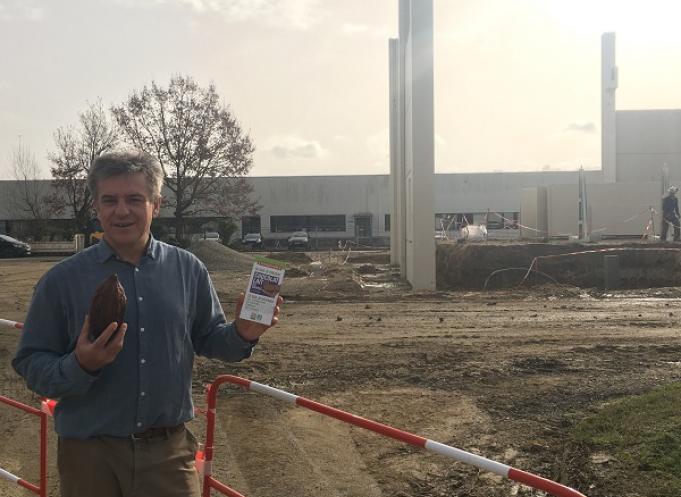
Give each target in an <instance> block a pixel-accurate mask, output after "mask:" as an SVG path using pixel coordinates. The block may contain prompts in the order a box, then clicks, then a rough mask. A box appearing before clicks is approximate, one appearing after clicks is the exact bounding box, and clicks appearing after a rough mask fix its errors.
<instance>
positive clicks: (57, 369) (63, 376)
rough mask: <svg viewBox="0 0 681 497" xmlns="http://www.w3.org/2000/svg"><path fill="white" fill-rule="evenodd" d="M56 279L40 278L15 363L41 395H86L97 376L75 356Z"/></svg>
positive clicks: (15, 367)
mask: <svg viewBox="0 0 681 497" xmlns="http://www.w3.org/2000/svg"><path fill="white" fill-rule="evenodd" d="M56 279H57V278H55V277H54V275H52V276H51V275H50V274H49V273H48V274H47V275H45V276H43V278H41V280H40V281H39V282H38V285H37V286H36V288H35V292H34V294H33V299H32V302H31V306H30V309H29V312H28V315H27V317H26V322H25V323H24V329H23V332H22V334H21V339H20V341H19V346H18V348H17V352H16V354H15V356H14V359H13V360H12V367H13V368H14V370H15V371H16V372H17V373H19V375H21V376H22V377H23V378H24V379H25V380H26V384H27V385H28V388H29V389H31V390H32V391H34V392H36V393H37V394H39V395H43V396H46V397H52V398H60V397H65V396H70V395H83V394H85V393H86V392H87V391H88V390H89V388H90V385H92V383H93V382H94V381H96V379H97V377H96V376H92V375H90V374H88V373H87V372H85V371H84V370H83V369H82V368H81V367H80V365H79V364H78V361H77V360H76V357H75V353H74V352H73V350H72V349H73V347H74V345H75V344H73V345H72V344H71V342H72V340H71V339H70V337H69V333H68V330H67V329H66V326H67V321H66V318H65V315H64V310H63V307H62V304H61V300H60V290H59V288H58V285H57V283H56V281H55V280H56ZM69 349H71V350H69Z"/></svg>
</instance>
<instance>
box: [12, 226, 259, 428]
mask: <svg viewBox="0 0 681 497" xmlns="http://www.w3.org/2000/svg"><path fill="white" fill-rule="evenodd" d="M112 273H116V274H117V275H118V279H119V280H120V281H121V284H122V285H123V288H124V289H125V293H126V295H127V297H128V306H127V310H126V313H125V321H126V323H127V324H128V331H127V332H126V335H125V341H124V344H123V349H122V350H121V352H120V353H119V354H118V356H117V357H116V359H115V360H114V362H112V363H111V364H108V365H107V366H104V368H102V369H101V370H100V371H98V372H96V373H95V374H89V373H88V372H86V371H84V370H83V369H82V368H81V367H80V365H79V364H78V361H77V360H76V357H75V354H74V348H75V346H76V342H77V340H78V336H79V334H80V331H81V328H82V326H83V321H84V319H85V315H86V314H87V313H88V312H89V308H90V303H91V301H92V297H93V296H94V293H95V289H96V288H97V286H99V284H100V283H102V281H104V280H105V279H106V278H107V277H109V276H110V275H111V274H112ZM252 349H253V344H252V343H250V342H247V341H245V340H243V339H242V338H241V337H240V336H239V335H238V334H237V333H236V330H235V327H234V323H229V324H228V323H227V322H226V320H225V315H224V313H223V312H222V308H221V306H220V302H219V300H218V297H217V294H216V292H215V289H214V288H213V284H212V282H211V280H210V277H209V276H208V271H207V270H206V267H205V266H204V265H203V263H201V261H199V260H198V259H197V258H196V257H195V256H194V255H192V254H191V253H189V252H187V251H185V250H182V249H179V248H177V247H173V246H171V245H167V244H165V243H162V242H159V241H157V240H154V239H153V238H152V239H151V240H150V242H149V245H148V247H147V250H146V252H145V254H144V256H143V257H142V259H141V260H140V262H139V265H138V266H134V265H132V264H130V263H128V262H124V261H122V260H119V259H118V258H117V257H116V254H115V253H114V251H113V250H112V249H111V247H110V246H109V245H107V243H106V242H105V241H102V242H100V243H99V244H98V245H95V246H93V247H90V248H88V249H87V250H85V251H83V252H81V253H79V254H76V255H74V256H73V257H69V258H68V259H65V260H64V261H62V262H60V263H59V264H57V265H56V266H54V267H53V268H52V269H50V270H49V271H48V272H47V273H46V274H45V275H44V276H43V277H42V278H41V279H40V281H39V282H38V285H37V286H36V288H35V292H34V295H33V300H32V302H31V306H30V308H29V311H28V316H27V317H26V322H25V326H24V330H23V333H22V335H21V340H20V343H19V348H18V350H17V353H16V356H15V357H14V360H13V361H12V365H13V367H14V369H15V370H16V371H17V372H18V373H19V374H20V375H21V376H23V377H24V378H25V379H26V382H27V384H28V387H29V388H30V389H31V390H33V391H34V392H36V393H38V394H39V395H43V396H46V397H50V398H57V399H59V403H58V404H57V408H56V410H55V413H54V418H55V428H56V430H57V433H58V434H59V435H61V436H63V437H73V438H88V437H92V436H98V435H113V436H127V435H130V434H131V433H135V432H139V431H144V430H145V429H147V428H149V427H153V426H175V425H177V424H179V423H182V422H185V421H188V420H190V419H191V418H192V417H193V403H192V391H191V386H192V381H191V380H192V366H193V363H194V354H195V353H197V354H200V355H203V356H206V357H213V358H219V359H222V360H225V361H239V360H241V359H244V358H246V357H249V356H250V355H251V352H252Z"/></svg>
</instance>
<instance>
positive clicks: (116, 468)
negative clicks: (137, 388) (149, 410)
mask: <svg viewBox="0 0 681 497" xmlns="http://www.w3.org/2000/svg"><path fill="white" fill-rule="evenodd" d="M197 446H198V444H197V443H196V439H195V438H194V435H192V434H191V432H189V430H186V429H182V430H180V431H177V432H175V433H169V434H164V435H161V436H158V437H154V438H150V439H134V438H132V437H128V438H119V437H108V436H102V437H94V438H89V439H87V440H79V439H73V438H60V439H59V449H58V455H57V466H58V468H59V476H60V488H61V495H62V497H200V495H201V489H200V483H199V477H198V474H197V473H196V468H195V466H194V455H195V453H196V450H197Z"/></svg>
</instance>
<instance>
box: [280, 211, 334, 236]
mask: <svg viewBox="0 0 681 497" xmlns="http://www.w3.org/2000/svg"><path fill="white" fill-rule="evenodd" d="M302 230H305V231H309V232H315V231H345V214H338V215H328V216H270V231H271V232H272V233H289V232H292V231H302Z"/></svg>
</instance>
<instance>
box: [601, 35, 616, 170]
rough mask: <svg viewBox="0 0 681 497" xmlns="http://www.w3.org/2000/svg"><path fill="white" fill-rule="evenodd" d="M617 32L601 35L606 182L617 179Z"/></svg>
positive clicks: (603, 155) (603, 149)
mask: <svg viewBox="0 0 681 497" xmlns="http://www.w3.org/2000/svg"><path fill="white" fill-rule="evenodd" d="M617 80H618V78H617V66H616V65H615V33H603V35H602V36H601V168H602V170H603V180H604V181H605V182H606V183H614V182H615V181H617V120H616V110H615V92H616V91H617Z"/></svg>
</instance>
